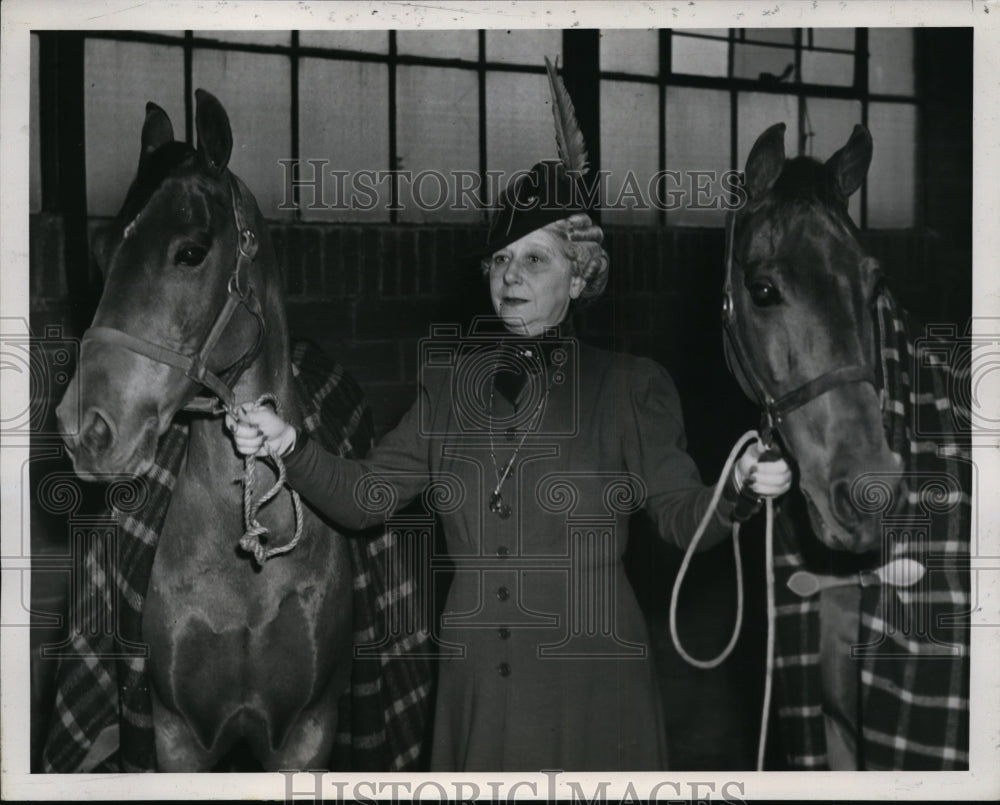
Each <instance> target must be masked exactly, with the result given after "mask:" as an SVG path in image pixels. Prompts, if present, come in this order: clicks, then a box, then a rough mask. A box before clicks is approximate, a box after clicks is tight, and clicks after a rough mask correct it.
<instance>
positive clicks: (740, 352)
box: [722, 212, 878, 447]
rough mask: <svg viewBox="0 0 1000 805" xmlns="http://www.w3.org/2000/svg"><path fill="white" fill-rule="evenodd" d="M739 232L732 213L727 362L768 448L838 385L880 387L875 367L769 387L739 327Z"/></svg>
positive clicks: (725, 325)
mask: <svg viewBox="0 0 1000 805" xmlns="http://www.w3.org/2000/svg"><path fill="white" fill-rule="evenodd" d="M735 232H736V214H735V213H734V212H730V213H729V214H728V216H727V220H726V279H725V284H724V285H723V299H722V325H723V333H724V334H725V338H724V339H723V346H724V350H725V354H726V363H727V364H728V365H729V370H730V372H732V374H733V375H734V376H735V378H736V380H737V382H738V383H739V384H740V387H741V388H742V389H743V392H744V393H745V394H746V395H747V396H748V397H752V398H754V399H756V401H757V404H758V406H759V407H760V410H761V422H760V435H761V440H762V441H763V443H764V444H765V445H766V446H768V447H769V446H770V445H771V443H772V442H773V438H774V431H775V430H778V431H779V432H780V426H781V423H782V421H783V420H784V417H785V415H786V414H788V413H789V412H791V411H794V410H795V409H797V408H801V407H802V406H803V405H805V404H806V403H807V402H809V401H810V400H814V399H816V398H817V397H819V396H820V395H821V394H825V393H826V392H827V391H830V390H831V389H834V388H837V387H838V386H844V385H847V384H849V383H869V384H870V385H871V386H872V387H873V388H874V389H876V391H877V390H878V386H877V385H876V382H875V375H874V373H873V372H872V370H871V368H870V367H868V366H863V365H861V364H849V365H847V366H839V367H837V368H835V369H831V370H830V371H828V372H824V373H823V374H821V375H819V376H817V377H814V378H813V379H812V380H808V381H806V382H805V383H803V384H802V385H801V386H798V387H796V388H794V389H792V390H791V391H787V392H784V393H779V392H778V391H777V390H776V389H774V388H772V387H770V386H769V384H768V383H766V382H765V381H764V380H763V379H762V378H761V377H760V375H759V374H757V372H755V371H754V369H753V364H752V363H751V361H750V357H749V355H748V354H747V352H746V349H745V347H744V346H743V344H742V342H741V341H740V338H739V332H738V331H737V328H736V300H735V298H734V295H733V262H734V259H735V258H734V252H735V249H736V244H735V239H736V238H735Z"/></svg>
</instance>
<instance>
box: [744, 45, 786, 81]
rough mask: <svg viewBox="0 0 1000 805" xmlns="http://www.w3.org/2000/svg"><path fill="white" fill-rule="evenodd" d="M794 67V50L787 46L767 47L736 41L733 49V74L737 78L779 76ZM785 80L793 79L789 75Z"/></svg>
mask: <svg viewBox="0 0 1000 805" xmlns="http://www.w3.org/2000/svg"><path fill="white" fill-rule="evenodd" d="M789 68H792V69H794V68H795V51H794V50H790V49H788V48H768V47H761V46H759V45H741V44H739V43H738V42H737V43H736V46H735V49H734V51H733V75H734V76H736V77H737V78H753V79H758V78H762V77H763V76H762V74H765V73H767V74H770V75H773V76H781V75H783V74H784V73H785V71H786V70H788V69H789ZM786 80H790V81H794V80H795V77H794V76H793V75H789V78H788V79H786Z"/></svg>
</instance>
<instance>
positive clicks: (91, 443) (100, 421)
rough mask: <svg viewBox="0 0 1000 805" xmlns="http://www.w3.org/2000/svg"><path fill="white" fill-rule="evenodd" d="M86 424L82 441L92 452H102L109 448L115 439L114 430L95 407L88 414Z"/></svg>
mask: <svg viewBox="0 0 1000 805" xmlns="http://www.w3.org/2000/svg"><path fill="white" fill-rule="evenodd" d="M86 423H87V424H86V425H85V426H84V428H83V431H82V433H81V434H80V442H81V443H82V444H83V446H84V447H86V448H87V450H89V451H90V452H91V453H100V452H103V451H105V450H107V449H108V447H109V446H110V445H111V442H112V441H113V440H114V432H113V430H112V428H111V424H110V423H109V422H108V420H107V419H105V417H104V416H103V415H102V414H101V412H100V411H97V410H96V409H94V408H91V409H90V410H89V411H88V412H87V415H86Z"/></svg>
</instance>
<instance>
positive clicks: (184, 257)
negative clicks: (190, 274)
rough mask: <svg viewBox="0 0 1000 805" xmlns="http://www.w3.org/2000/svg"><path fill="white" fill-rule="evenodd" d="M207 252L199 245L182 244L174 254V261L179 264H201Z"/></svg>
mask: <svg viewBox="0 0 1000 805" xmlns="http://www.w3.org/2000/svg"><path fill="white" fill-rule="evenodd" d="M207 253H208V252H207V251H206V250H205V249H203V248H202V247H201V246H182V247H181V248H180V249H178V250H177V254H176V255H174V262H175V263H176V264H177V265H179V266H197V265H201V261H202V260H204V259H205V255H206V254H207Z"/></svg>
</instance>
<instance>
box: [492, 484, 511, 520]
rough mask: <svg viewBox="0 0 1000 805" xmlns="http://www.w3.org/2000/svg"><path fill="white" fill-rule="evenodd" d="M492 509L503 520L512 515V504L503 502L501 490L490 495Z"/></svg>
mask: <svg viewBox="0 0 1000 805" xmlns="http://www.w3.org/2000/svg"><path fill="white" fill-rule="evenodd" d="M490 511H491V512H493V513H494V514H495V515H497V516H498V517H499V518H500V519H501V520H506V519H507V518H508V517H510V505H509V504H507V503H504V502H503V495H501V494H500V492H499V490H498V491H496V492H494V493H493V494H492V495H490Z"/></svg>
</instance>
